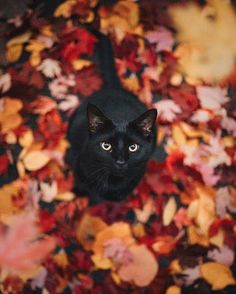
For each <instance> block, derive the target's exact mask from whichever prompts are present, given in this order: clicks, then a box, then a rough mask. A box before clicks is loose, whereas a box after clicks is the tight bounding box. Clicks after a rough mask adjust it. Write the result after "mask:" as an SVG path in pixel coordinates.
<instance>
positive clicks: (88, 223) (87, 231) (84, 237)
mask: <svg viewBox="0 0 236 294" xmlns="http://www.w3.org/2000/svg"><path fill="white" fill-rule="evenodd" d="M106 227H107V224H106V223H105V222H104V221H103V220H102V219H101V218H99V217H95V216H91V215H89V214H85V215H84V217H83V218H82V220H81V221H80V223H79V225H78V228H77V230H76V237H77V240H78V241H79V243H80V244H81V245H82V246H83V247H84V248H85V249H86V250H91V249H92V247H93V244H94V241H95V239H96V235H97V233H98V232H100V231H102V230H104V229H105V228H106Z"/></svg>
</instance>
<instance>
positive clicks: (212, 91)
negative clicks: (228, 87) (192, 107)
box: [196, 86, 229, 111]
mask: <svg viewBox="0 0 236 294" xmlns="http://www.w3.org/2000/svg"><path fill="white" fill-rule="evenodd" d="M196 90H197V96H198V99H199V100H200V103H201V106H202V108H205V109H208V110H213V111H216V110H218V109H220V108H221V106H222V105H223V104H225V103H227V102H228V101H229V98H228V97H226V91H225V90H224V89H221V88H220V87H207V86H198V87H196Z"/></svg>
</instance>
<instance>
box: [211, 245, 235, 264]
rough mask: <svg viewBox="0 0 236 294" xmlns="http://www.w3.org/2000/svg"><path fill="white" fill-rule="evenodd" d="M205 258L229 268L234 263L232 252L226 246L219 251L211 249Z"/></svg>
mask: <svg viewBox="0 0 236 294" xmlns="http://www.w3.org/2000/svg"><path fill="white" fill-rule="evenodd" d="M207 257H208V258H211V259H213V260H214V261H216V262H218V263H221V264H224V265H225V266H228V267H230V266H231V265H232V264H233V262H234V251H233V250H232V249H230V248H229V247H228V246H226V245H224V246H222V247H221V248H219V249H213V250H211V251H209V252H208V254H207Z"/></svg>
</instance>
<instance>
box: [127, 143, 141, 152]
mask: <svg viewBox="0 0 236 294" xmlns="http://www.w3.org/2000/svg"><path fill="white" fill-rule="evenodd" d="M138 148H139V145H138V144H133V145H130V146H129V151H130V152H135V151H137V150H138Z"/></svg>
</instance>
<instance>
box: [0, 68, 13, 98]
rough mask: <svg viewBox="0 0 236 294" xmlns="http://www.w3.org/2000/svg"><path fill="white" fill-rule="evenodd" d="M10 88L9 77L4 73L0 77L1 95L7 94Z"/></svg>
mask: <svg viewBox="0 0 236 294" xmlns="http://www.w3.org/2000/svg"><path fill="white" fill-rule="evenodd" d="M10 87H11V75H10V74H9V73H5V74H3V75H1V76H0V91H1V92H2V93H5V92H7V91H8V90H9V89H10Z"/></svg>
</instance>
